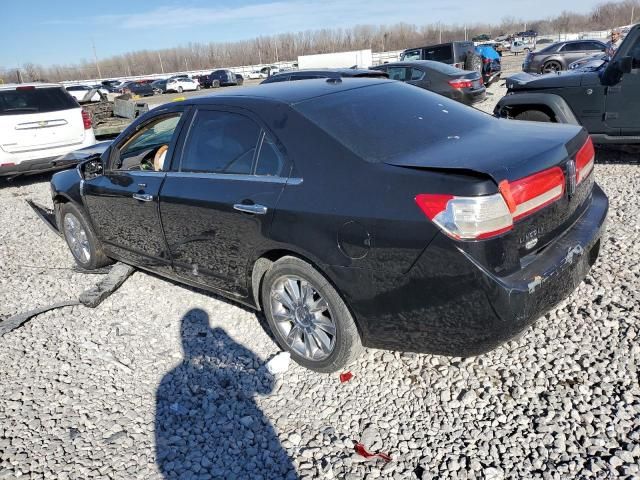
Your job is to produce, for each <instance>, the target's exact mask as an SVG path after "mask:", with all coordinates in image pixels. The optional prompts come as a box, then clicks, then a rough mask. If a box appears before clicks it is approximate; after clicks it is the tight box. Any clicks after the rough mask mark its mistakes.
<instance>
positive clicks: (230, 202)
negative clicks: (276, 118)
mask: <svg viewBox="0 0 640 480" xmlns="http://www.w3.org/2000/svg"><path fill="white" fill-rule="evenodd" d="M286 166H287V164H286V163H285V161H284V156H283V155H282V154H281V151H280V150H279V148H278V147H277V146H276V144H275V143H274V142H273V141H271V137H270V136H267V134H266V133H265V130H264V129H263V127H262V126H261V125H260V124H259V123H258V122H257V121H256V119H255V118H253V117H250V116H248V114H247V112H246V111H244V112H243V113H239V112H237V111H223V110H216V109H206V108H203V109H200V110H198V111H197V112H196V114H195V116H194V120H193V122H192V125H191V127H190V128H189V134H188V136H187V138H186V139H185V141H184V148H183V149H182V156H181V159H180V165H179V168H178V170H179V171H177V172H170V173H168V174H167V179H166V180H165V183H164V184H163V186H162V190H161V191H160V216H161V219H162V225H163V228H164V233H165V237H166V241H167V244H168V247H169V251H170V254H171V257H172V259H173V266H174V269H175V272H176V274H177V275H179V276H180V277H183V278H185V279H186V280H188V281H191V282H196V283H198V284H201V285H203V286H206V287H211V288H215V289H219V290H224V291H226V292H230V293H233V294H236V295H240V296H246V295H247V292H248V285H247V278H246V271H247V270H246V269H247V265H248V262H249V261H250V260H251V259H252V258H253V255H254V252H255V251H256V250H259V249H261V248H262V246H263V245H264V244H265V243H266V242H268V230H269V227H270V225H271V220H272V217H273V212H274V209H275V207H276V204H277V201H278V198H279V196H280V193H281V192H282V189H283V188H284V185H285V183H286V178H285V175H284V172H286V171H287V170H286Z"/></svg>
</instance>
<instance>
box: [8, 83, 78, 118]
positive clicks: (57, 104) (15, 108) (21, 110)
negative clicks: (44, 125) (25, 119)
mask: <svg viewBox="0 0 640 480" xmlns="http://www.w3.org/2000/svg"><path fill="white" fill-rule="evenodd" d="M71 108H79V105H78V102H76V101H75V100H74V99H73V97H72V96H71V95H70V94H68V93H67V92H66V91H65V90H64V89H63V88H61V87H51V88H29V87H27V88H21V89H20V90H0V115H24V114H26V113H46V112H57V111H59V110H69V109H71Z"/></svg>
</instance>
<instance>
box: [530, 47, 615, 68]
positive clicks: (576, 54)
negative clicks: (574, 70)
mask: <svg viewBox="0 0 640 480" xmlns="http://www.w3.org/2000/svg"><path fill="white" fill-rule="evenodd" d="M606 48H607V46H606V45H605V44H604V43H602V42H601V41H599V40H570V41H567V42H557V43H553V44H551V45H549V46H548V47H545V48H543V49H542V50H540V51H539V52H528V53H527V56H526V58H525V59H524V63H523V64H522V71H524V72H527V73H551V72H559V71H562V70H566V69H567V68H568V67H569V64H571V63H573V62H575V61H576V60H580V59H581V58H584V57H588V56H589V55H593V54H594V53H602V52H604V51H605V49H606Z"/></svg>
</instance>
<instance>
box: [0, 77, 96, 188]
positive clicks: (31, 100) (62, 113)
mask: <svg viewBox="0 0 640 480" xmlns="http://www.w3.org/2000/svg"><path fill="white" fill-rule="evenodd" d="M95 143H96V137H95V136H94V134H93V128H92V124H91V117H90V116H89V114H88V113H87V112H85V111H84V110H83V109H82V107H80V105H78V102H77V101H76V100H75V99H74V98H73V97H72V96H71V95H70V94H69V92H67V91H66V90H65V89H64V87H63V86H61V85H59V84H55V83H22V84H15V83H14V84H6V85H0V176H14V175H21V174H25V173H35V172H40V171H45V170H54V169H59V168H63V167H64V166H65V161H61V160H60V158H59V157H60V156H62V155H66V154H67V153H69V152H72V151H74V150H77V149H79V148H84V147H88V146H91V145H94V144H95ZM68 165H69V164H67V165H66V166H68Z"/></svg>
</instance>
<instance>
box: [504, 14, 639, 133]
mask: <svg viewBox="0 0 640 480" xmlns="http://www.w3.org/2000/svg"><path fill="white" fill-rule="evenodd" d="M506 84H507V95H506V96H504V97H503V98H502V99H501V100H500V101H499V102H498V104H497V105H496V108H495V110H494V114H495V115H496V116H498V117H502V118H513V119H517V120H533V121H541V122H557V123H570V124H575V125H582V126H583V127H584V128H585V129H586V130H587V131H588V132H589V133H590V134H591V137H592V138H593V141H594V142H595V143H601V144H606V143H625V144H630V143H640V114H639V112H640V24H637V25H635V26H634V27H632V28H631V29H630V31H629V33H628V34H627V37H626V38H625V40H624V41H623V42H622V45H620V48H619V49H618V51H617V52H616V54H615V55H614V57H613V58H612V59H610V60H608V61H606V60H605V61H604V62H602V64H601V65H596V66H591V67H585V68H579V69H576V70H569V71H563V72H557V73H549V74H545V75H531V74H528V73H518V74H516V75H514V76H511V77H509V78H508V79H507V82H506Z"/></svg>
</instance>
